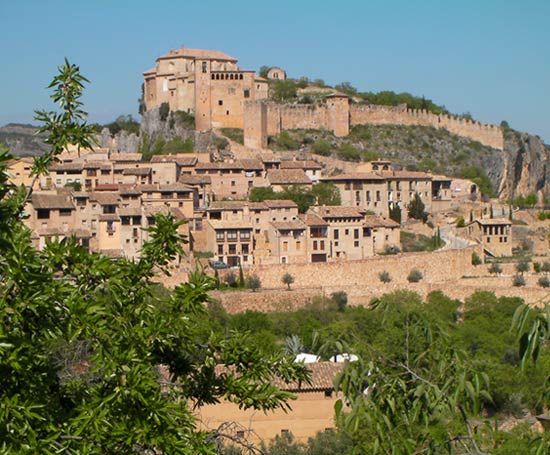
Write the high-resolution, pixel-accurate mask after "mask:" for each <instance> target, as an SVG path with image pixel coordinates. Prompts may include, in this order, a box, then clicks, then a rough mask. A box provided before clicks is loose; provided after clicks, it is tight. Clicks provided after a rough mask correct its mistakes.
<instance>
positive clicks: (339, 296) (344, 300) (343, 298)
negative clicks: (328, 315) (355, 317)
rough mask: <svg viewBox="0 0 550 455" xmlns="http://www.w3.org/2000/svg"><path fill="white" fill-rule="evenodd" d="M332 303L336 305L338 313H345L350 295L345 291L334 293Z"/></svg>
mask: <svg viewBox="0 0 550 455" xmlns="http://www.w3.org/2000/svg"><path fill="white" fill-rule="evenodd" d="M330 298H331V299H332V301H333V302H334V303H335V304H336V308H338V311H344V310H345V309H346V305H347V304H348V295H347V294H346V293H345V292H344V291H337V292H333V293H332V295H331V296H330Z"/></svg>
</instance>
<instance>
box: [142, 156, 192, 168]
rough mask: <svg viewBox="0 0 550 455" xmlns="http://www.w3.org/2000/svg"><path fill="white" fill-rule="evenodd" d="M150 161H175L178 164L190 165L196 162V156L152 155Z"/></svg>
mask: <svg viewBox="0 0 550 455" xmlns="http://www.w3.org/2000/svg"><path fill="white" fill-rule="evenodd" d="M151 163H176V164H177V165H178V166H186V167H192V166H195V164H197V157H196V156H182V155H181V154H175V155H154V156H153V157H152V158H151Z"/></svg>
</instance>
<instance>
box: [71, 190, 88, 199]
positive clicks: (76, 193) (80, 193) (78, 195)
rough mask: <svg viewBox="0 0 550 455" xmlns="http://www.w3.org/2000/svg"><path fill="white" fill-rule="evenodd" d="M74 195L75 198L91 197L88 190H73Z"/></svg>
mask: <svg viewBox="0 0 550 455" xmlns="http://www.w3.org/2000/svg"><path fill="white" fill-rule="evenodd" d="M72 194H73V197H74V198H86V199H88V198H89V197H90V193H88V192H87V191H73V193H72Z"/></svg>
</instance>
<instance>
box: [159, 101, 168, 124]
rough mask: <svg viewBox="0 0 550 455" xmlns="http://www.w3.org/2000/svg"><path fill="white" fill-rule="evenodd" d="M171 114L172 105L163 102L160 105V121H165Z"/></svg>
mask: <svg viewBox="0 0 550 455" xmlns="http://www.w3.org/2000/svg"><path fill="white" fill-rule="evenodd" d="M169 114H170V105H169V104H168V103H162V104H161V105H160V106H159V115H160V121H161V122H165V121H166V120H167V119H168V115H169Z"/></svg>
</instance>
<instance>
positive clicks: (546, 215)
mask: <svg viewBox="0 0 550 455" xmlns="http://www.w3.org/2000/svg"><path fill="white" fill-rule="evenodd" d="M537 218H538V219H539V220H540V221H544V220H550V212H539V213H538V215H537Z"/></svg>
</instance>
